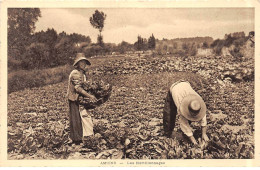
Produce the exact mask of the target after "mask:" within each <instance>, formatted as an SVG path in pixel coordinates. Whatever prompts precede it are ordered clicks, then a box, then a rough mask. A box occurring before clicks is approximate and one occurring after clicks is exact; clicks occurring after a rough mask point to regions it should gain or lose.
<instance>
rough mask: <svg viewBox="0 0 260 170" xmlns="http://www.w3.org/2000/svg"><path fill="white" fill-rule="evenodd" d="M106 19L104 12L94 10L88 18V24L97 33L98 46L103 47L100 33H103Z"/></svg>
mask: <svg viewBox="0 0 260 170" xmlns="http://www.w3.org/2000/svg"><path fill="white" fill-rule="evenodd" d="M106 17H107V15H106V14H105V13H104V12H102V11H98V10H96V11H95V13H94V14H93V15H92V17H90V18H89V21H90V24H91V25H92V26H93V27H94V28H96V29H98V31H99V36H98V44H99V45H100V46H103V36H102V35H101V32H102V31H103V28H104V25H105V20H106Z"/></svg>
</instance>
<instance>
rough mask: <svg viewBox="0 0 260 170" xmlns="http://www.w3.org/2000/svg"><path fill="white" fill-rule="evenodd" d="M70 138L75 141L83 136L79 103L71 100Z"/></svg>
mask: <svg viewBox="0 0 260 170" xmlns="http://www.w3.org/2000/svg"><path fill="white" fill-rule="evenodd" d="M69 110H70V111H69V118H70V138H71V140H73V141H81V140H82V136H83V130H82V123H81V117H80V112H79V104H78V102H77V101H70V100H69Z"/></svg>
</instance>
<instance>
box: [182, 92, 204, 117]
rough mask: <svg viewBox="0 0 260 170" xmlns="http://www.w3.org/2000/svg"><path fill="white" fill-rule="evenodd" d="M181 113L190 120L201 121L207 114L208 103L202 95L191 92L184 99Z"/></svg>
mask: <svg viewBox="0 0 260 170" xmlns="http://www.w3.org/2000/svg"><path fill="white" fill-rule="evenodd" d="M180 114H181V115H183V116H184V117H185V118H186V119H188V120H190V121H200V120H201V119H202V118H203V117H204V116H205V115H206V104H205V102H204V101H203V99H202V98H201V97H200V96H198V95H194V94H190V95H188V96H186V97H184V99H183V100H182V102H181V105H180Z"/></svg>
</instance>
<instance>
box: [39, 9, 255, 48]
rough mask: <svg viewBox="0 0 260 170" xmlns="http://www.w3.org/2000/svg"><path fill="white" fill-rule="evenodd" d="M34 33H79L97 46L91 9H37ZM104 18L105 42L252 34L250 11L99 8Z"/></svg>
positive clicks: (252, 13)
mask: <svg viewBox="0 0 260 170" xmlns="http://www.w3.org/2000/svg"><path fill="white" fill-rule="evenodd" d="M40 10H41V15H42V16H41V17H40V18H39V19H38V21H37V22H36V30H35V31H36V32H37V31H41V30H43V31H46V30H47V29H48V28H54V29H55V30H56V31H57V33H60V32H62V31H65V32H66V33H68V34H71V33H79V34H83V35H86V36H89V37H90V38H91V40H92V42H96V40H97V35H98V33H99V32H98V30H97V29H95V28H93V27H92V26H91V24H90V22H89V18H90V17H91V16H92V14H93V13H94V12H95V10H96V9H94V8H40ZM97 10H99V11H103V12H104V13H105V14H106V15H107V17H106V20H105V26H104V29H103V32H102V35H103V38H104V42H106V43H116V44H118V43H120V42H122V41H127V42H129V43H134V42H135V41H137V36H138V35H141V36H142V37H143V38H149V37H150V36H151V35H152V34H154V36H155V38H157V39H163V38H166V39H174V38H187V37H197V36H198V37H204V36H210V37H212V38H214V39H217V38H223V37H224V35H225V34H227V33H233V32H241V31H244V32H245V34H246V35H248V33H249V32H250V31H254V9H253V8H98V9H97Z"/></svg>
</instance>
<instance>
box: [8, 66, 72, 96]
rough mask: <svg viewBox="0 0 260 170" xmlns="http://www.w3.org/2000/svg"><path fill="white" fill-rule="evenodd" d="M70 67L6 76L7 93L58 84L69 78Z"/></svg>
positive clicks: (19, 72) (17, 72)
mask: <svg viewBox="0 0 260 170" xmlns="http://www.w3.org/2000/svg"><path fill="white" fill-rule="evenodd" d="M71 70H72V67H71V66H68V65H65V66H60V67H56V68H49V69H42V70H30V71H28V70H19V71H16V72H12V73H10V74H8V93H12V92H14V91H18V90H23V89H25V88H32V87H40V86H44V85H48V84H55V83H59V82H61V81H63V80H66V79H67V78H68V76H69V73H70V71H71Z"/></svg>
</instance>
